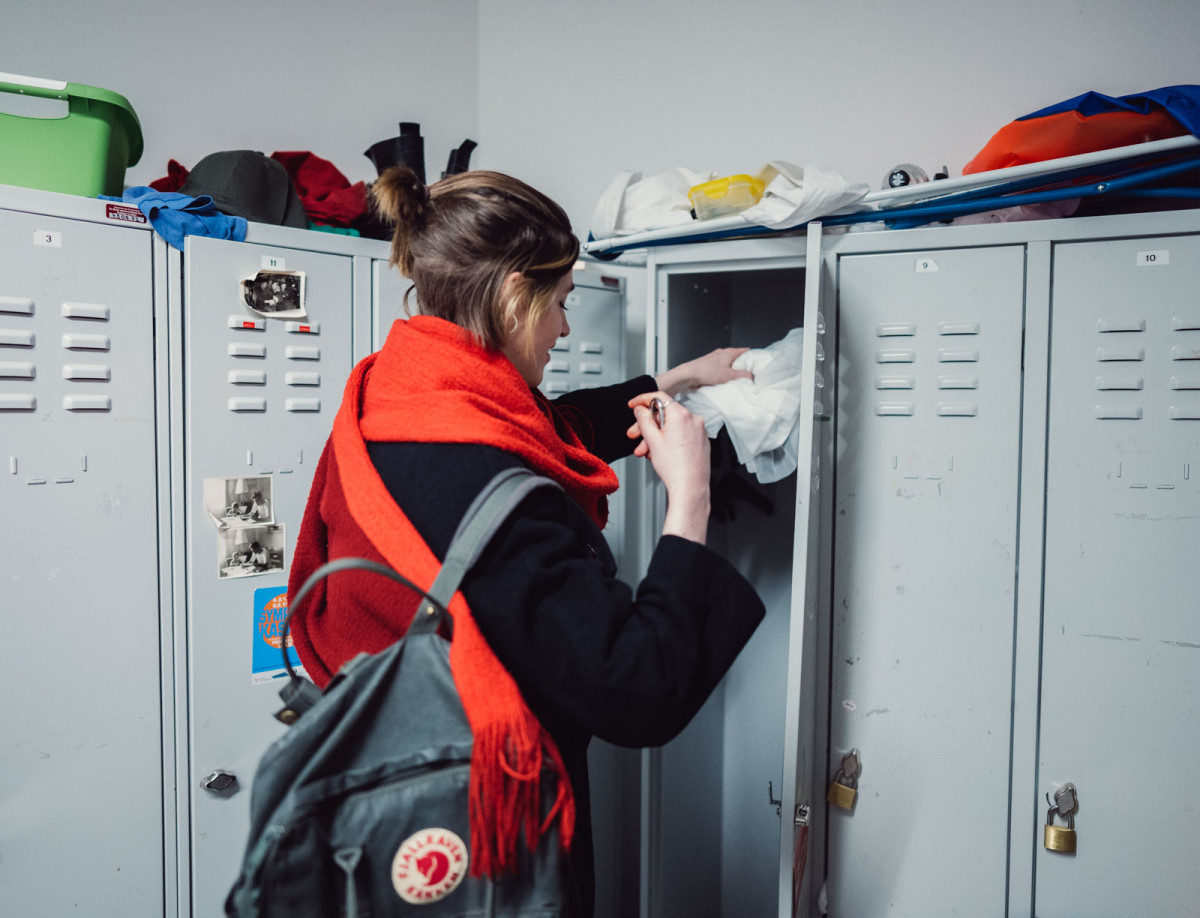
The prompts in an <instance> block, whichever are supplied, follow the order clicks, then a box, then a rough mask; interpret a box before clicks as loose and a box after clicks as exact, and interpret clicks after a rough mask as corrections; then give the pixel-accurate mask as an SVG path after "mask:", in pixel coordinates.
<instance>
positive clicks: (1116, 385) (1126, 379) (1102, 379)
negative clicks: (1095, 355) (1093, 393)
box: [1096, 376, 1143, 389]
mask: <svg viewBox="0 0 1200 918" xmlns="http://www.w3.org/2000/svg"><path fill="white" fill-rule="evenodd" d="M1142 386H1143V381H1142V377H1140V376H1097V377H1096V388H1097V389H1141V388H1142Z"/></svg>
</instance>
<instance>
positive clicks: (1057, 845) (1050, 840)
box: [1042, 806, 1075, 854]
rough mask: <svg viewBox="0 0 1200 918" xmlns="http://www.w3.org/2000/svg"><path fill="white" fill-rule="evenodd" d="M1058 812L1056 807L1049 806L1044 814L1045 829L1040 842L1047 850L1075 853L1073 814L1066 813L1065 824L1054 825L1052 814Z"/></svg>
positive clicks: (1059, 852)
mask: <svg viewBox="0 0 1200 918" xmlns="http://www.w3.org/2000/svg"><path fill="white" fill-rule="evenodd" d="M1056 812H1058V807H1053V806H1052V807H1050V812H1048V813H1047V814H1046V829H1045V833H1044V835H1043V838H1042V844H1044V845H1045V846H1046V850H1047V851H1054V852H1057V853H1058V854H1074V853H1075V815H1074V814H1073V813H1067V824H1066V825H1065V826H1056V825H1055V824H1054V814H1055V813H1056Z"/></svg>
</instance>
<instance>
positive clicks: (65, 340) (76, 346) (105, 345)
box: [62, 332, 112, 351]
mask: <svg viewBox="0 0 1200 918" xmlns="http://www.w3.org/2000/svg"><path fill="white" fill-rule="evenodd" d="M62 346H63V347H65V348H66V349H67V350H68V351H107V350H110V349H111V348H112V342H111V341H110V340H109V337H108V335H82V334H79V333H77V332H68V333H67V334H65V335H63V336H62Z"/></svg>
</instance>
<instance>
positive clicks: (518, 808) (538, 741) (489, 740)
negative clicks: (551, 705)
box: [468, 716, 575, 878]
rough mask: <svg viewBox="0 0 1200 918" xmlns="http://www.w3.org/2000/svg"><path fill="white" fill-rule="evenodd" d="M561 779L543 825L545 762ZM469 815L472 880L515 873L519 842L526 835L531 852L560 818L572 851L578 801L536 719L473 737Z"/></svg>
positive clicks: (566, 845) (478, 732)
mask: <svg viewBox="0 0 1200 918" xmlns="http://www.w3.org/2000/svg"><path fill="white" fill-rule="evenodd" d="M547 755H548V756H549V757H550V760H551V762H552V763H553V766H554V769H555V771H556V773H557V774H558V776H559V778H558V792H557V794H556V795H555V799H554V804H553V805H552V806H551V807H550V810H549V812H548V813H547V815H546V818H545V820H542V819H541V818H540V816H539V812H538V811H539V810H540V808H541V806H540V803H541V778H542V764H543V757H544V756H547ZM469 795H470V796H469V802H468V816H469V819H470V826H471V844H472V848H473V849H474V850H473V851H472V852H471V876H474V877H482V876H488V877H492V878H497V877H499V876H500V875H501V874H504V873H514V872H516V870H517V866H518V860H517V841H518V839H519V838H520V836H521V835H522V834H524V836H525V844H526V846H527V847H528V848H529V850H530V851H535V850H536V849H537V847H538V845H539V844H540V842H541V837H542V835H543V834H545V833H546V832H547V831H549V829H550V827H551V826H552V825H553V823H554V820H555V818H556V817H558V818H559V844H560V846H561V848H562V850H563V851H567V850H569V849H570V847H571V841H572V839H573V837H574V834H575V805H574V803H575V801H574V798H573V796H572V793H571V785H570V781H569V779H568V778H567V777H566V768H565V767H563V762H562V758H561V756H560V754H559V751H558V748H557V747H556V746H555V745H554V742H553V741H552V740H551V739H550V736H549V734H547V733H546V731H545V729H544V728H543V727H542V726H541V725H540V724H539V723H538V722H537V720H536V719H535V718H534V717H532V716H529V717H525V718H523V719H522V721H521V722H520V724H514V723H512V722H501V723H494V724H490V725H488V726H487V727H484V728H483V729H481V730H476V731H475V734H474V747H473V749H472V752H471V784H470V789H469Z"/></svg>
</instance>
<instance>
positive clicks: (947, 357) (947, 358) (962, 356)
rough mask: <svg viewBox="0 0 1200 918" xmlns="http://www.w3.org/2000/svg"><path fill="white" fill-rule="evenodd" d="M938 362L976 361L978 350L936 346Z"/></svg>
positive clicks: (977, 359)
mask: <svg viewBox="0 0 1200 918" xmlns="http://www.w3.org/2000/svg"><path fill="white" fill-rule="evenodd" d="M937 359H938V363H978V362H979V351H977V350H971V349H969V348H950V347H942V348H938V355H937Z"/></svg>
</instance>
